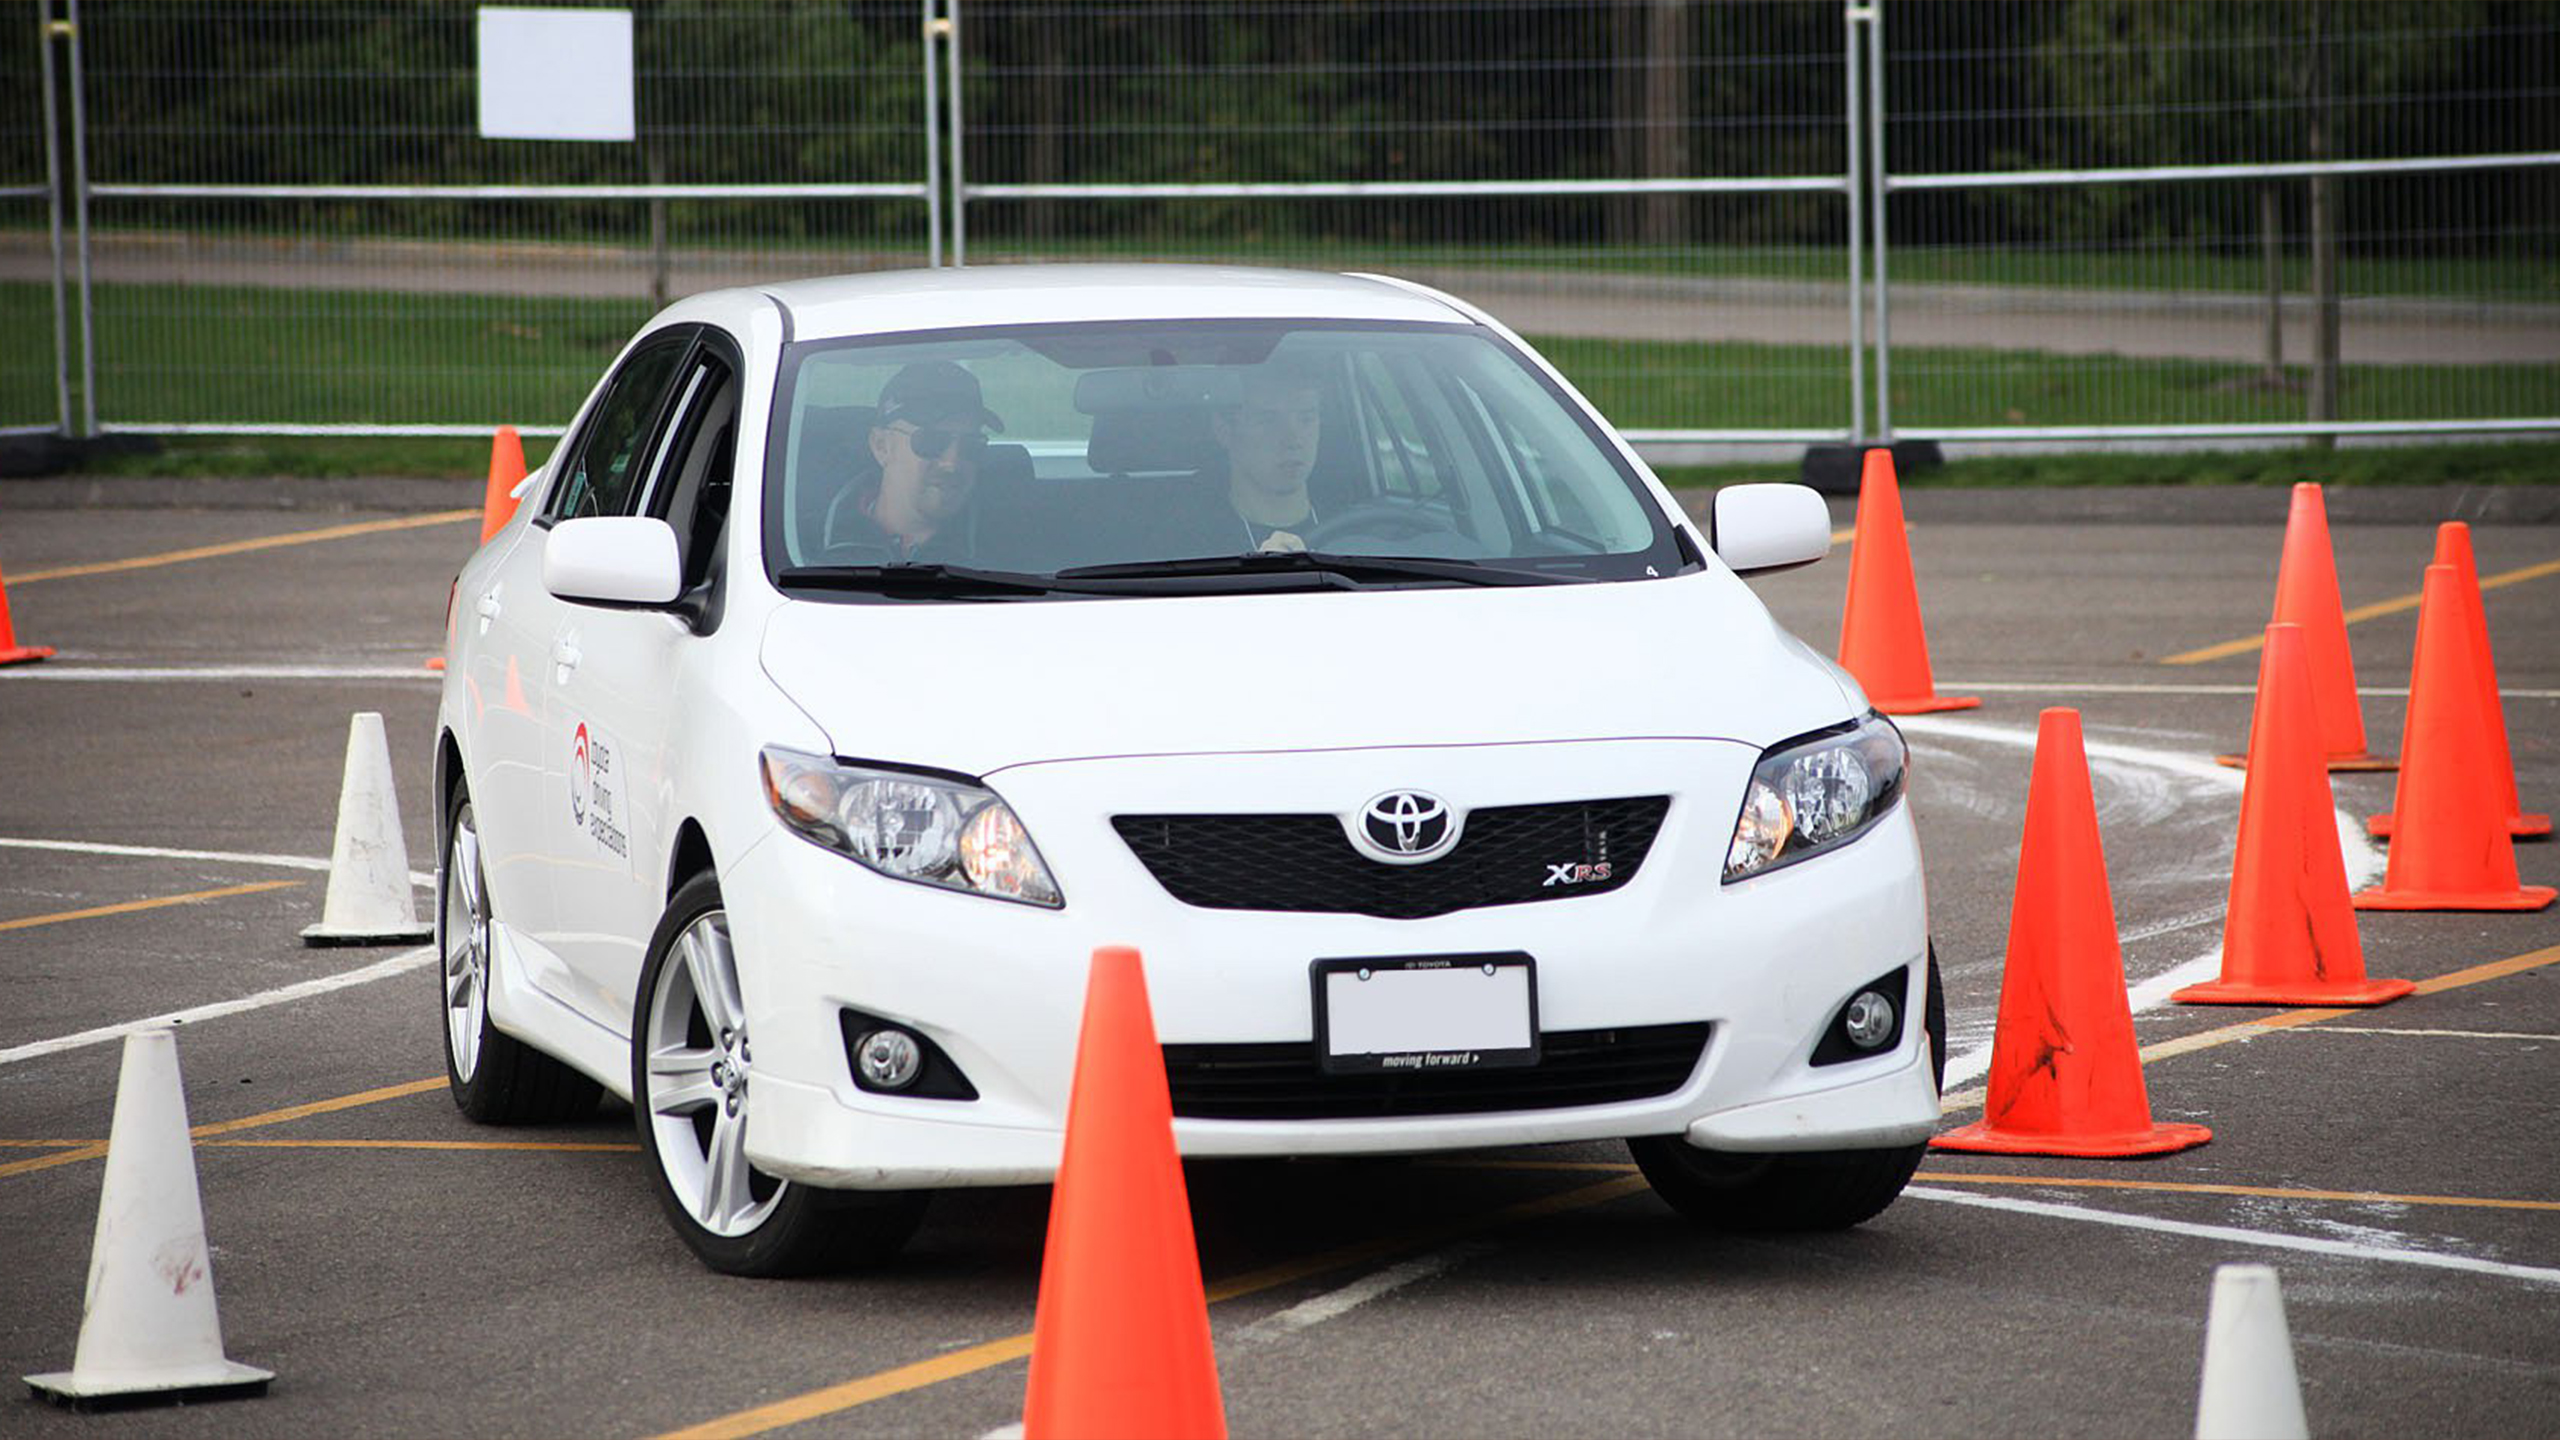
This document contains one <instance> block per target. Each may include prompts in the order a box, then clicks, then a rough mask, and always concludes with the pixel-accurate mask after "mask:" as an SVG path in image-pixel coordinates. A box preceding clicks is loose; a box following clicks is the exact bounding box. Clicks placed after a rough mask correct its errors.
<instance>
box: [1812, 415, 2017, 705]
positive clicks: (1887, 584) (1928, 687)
mask: <svg viewBox="0 0 2560 1440" xmlns="http://www.w3.org/2000/svg"><path fill="white" fill-rule="evenodd" d="M1840 664H1841V666H1842V668H1844V669H1846V670H1847V671H1848V672H1849V673H1850V674H1852V675H1855V676H1857V677H1858V684H1859V685H1861V686H1863V687H1864V688H1865V689H1866V692H1867V701H1868V703H1869V704H1872V705H1874V706H1875V707H1876V708H1877V709H1878V710H1881V711H1883V712H1884V713H1886V714H1888V715H1919V714H1924V713H1926V712H1928V711H1932V710H1970V709H1972V708H1973V707H1974V706H1976V705H1979V704H1981V703H1982V701H1981V700H1980V699H1979V698H1978V697H1975V696H1970V695H1941V694H1939V693H1938V691H1937V682H1936V681H1934V680H1932V679H1931V678H1930V676H1929V640H1928V637H1927V635H1925V634H1924V633H1922V631H1921V628H1920V589H1919V586H1918V584H1917V582H1915V581H1914V580H1913V579H1912V577H1911V541H1910V537H1908V536H1906V535H1905V534H1904V533H1903V530H1902V487H1901V486H1900V485H1899V484H1898V483H1897V482H1896V481H1895V480H1894V478H1893V452H1892V451H1890V450H1885V449H1875V450H1870V451H1868V452H1867V463H1866V469H1865V471H1864V472H1863V473H1861V474H1860V476H1859V477H1858V538H1857V541H1856V543H1855V544H1854V545H1852V546H1851V547H1850V550H1849V598H1848V601H1847V603H1846V604H1844V605H1843V606H1842V607H1841V612H1840Z"/></svg>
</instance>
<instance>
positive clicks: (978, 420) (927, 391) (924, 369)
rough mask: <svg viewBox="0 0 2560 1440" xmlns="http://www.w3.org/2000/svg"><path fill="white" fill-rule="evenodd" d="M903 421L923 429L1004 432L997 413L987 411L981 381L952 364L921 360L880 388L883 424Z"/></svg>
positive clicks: (891, 377) (892, 377) (945, 361)
mask: <svg viewBox="0 0 2560 1440" xmlns="http://www.w3.org/2000/svg"><path fill="white" fill-rule="evenodd" d="M901 420H904V421H906V422H907V423H908V424H911V425H915V426H919V427H923V428H931V427H933V426H947V425H952V424H955V423H957V424H961V425H984V426H986V427H987V428H988V429H990V430H1002V429H1003V428H1004V422H1003V421H1002V420H999V419H997V418H996V412H994V411H993V410H990V409H988V408H987V399H986V393H985V392H984V391H982V390H980V389H979V388H978V377H977V376H975V375H972V374H970V373H969V372H968V371H966V370H963V369H961V368H960V367H959V366H958V365H955V364H953V363H952V362H950V361H948V360H919V361H917V362H916V363H914V364H913V365H910V366H908V367H907V368H906V369H904V370H901V371H899V372H898V373H897V374H895V375H892V376H890V377H889V383H888V384H886V385H883V386H881V387H880V420H879V423H880V424H883V425H890V424H895V423H896V422H898V421H901Z"/></svg>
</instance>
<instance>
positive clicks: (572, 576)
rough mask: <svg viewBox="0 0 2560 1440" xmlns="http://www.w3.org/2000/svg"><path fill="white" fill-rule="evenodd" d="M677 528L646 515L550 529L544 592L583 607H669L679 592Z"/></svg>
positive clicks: (594, 518)
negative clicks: (546, 591)
mask: <svg viewBox="0 0 2560 1440" xmlns="http://www.w3.org/2000/svg"><path fill="white" fill-rule="evenodd" d="M683 583H684V576H683V571H682V569H681V567H680V562H679V561H678V560H677V558H676V532H675V527H673V526H671V525H669V524H668V523H667V522H666V521H664V520H652V519H650V518H649V517H648V516H646V515H590V516H588V517H586V518H585V519H581V520H563V521H561V522H560V523H559V524H557V525H554V526H552V527H551V534H550V536H549V537H548V538H547V539H546V540H545V541H544V542H543V547H542V588H544V589H546V590H548V591H550V592H551V593H552V594H554V595H557V596H559V597H560V598H561V599H563V600H568V601H572V602H574V603H577V604H581V605H671V604H673V603H675V598H676V594H677V592H678V591H679V590H681V589H682V588H683Z"/></svg>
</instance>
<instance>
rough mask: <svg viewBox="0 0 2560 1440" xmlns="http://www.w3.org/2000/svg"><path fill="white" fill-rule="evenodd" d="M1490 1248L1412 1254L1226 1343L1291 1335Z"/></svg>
mask: <svg viewBox="0 0 2560 1440" xmlns="http://www.w3.org/2000/svg"><path fill="white" fill-rule="evenodd" d="M1494 1248H1495V1247H1494V1246H1493V1245H1491V1244H1490V1243H1484V1242H1470V1243H1467V1244H1463V1245H1451V1246H1449V1247H1447V1248H1445V1249H1441V1250H1434V1251H1432V1252H1431V1253H1429V1254H1427V1255H1418V1256H1415V1257H1414V1258H1413V1259H1411V1260H1407V1261H1405V1262H1404V1263H1403V1264H1401V1265H1390V1266H1388V1267H1387V1268H1386V1269H1384V1270H1380V1271H1376V1272H1374V1273H1372V1274H1368V1275H1363V1276H1361V1277H1360V1278H1359V1279H1357V1280H1354V1281H1352V1282H1351V1283H1350V1284H1348V1285H1345V1286H1343V1287H1341V1288H1340V1289H1338V1290H1328V1291H1326V1292H1325V1293H1324V1294H1322V1295H1318V1296H1316V1297H1314V1298H1313V1299H1310V1300H1301V1301H1299V1302H1298V1303H1297V1304H1295V1305H1292V1306H1290V1307H1289V1308H1288V1309H1286V1310H1281V1311H1277V1312H1275V1313H1273V1314H1269V1315H1265V1316H1263V1317H1262V1318H1261V1319H1259V1320H1256V1321H1254V1322H1253V1323H1252V1324H1250V1325H1247V1326H1245V1327H1244V1328H1243V1329H1241V1330H1238V1331H1236V1332H1235V1333H1234V1334H1233V1335H1230V1336H1228V1337H1227V1343H1229V1344H1230V1345H1254V1344H1259V1343H1261V1342H1263V1341H1266V1340H1278V1339H1281V1338H1283V1337H1285V1336H1289V1335H1295V1334H1297V1333H1298V1332H1299V1331H1301V1330H1304V1329H1307V1328H1308V1327H1310V1326H1314V1325H1321V1324H1323V1323H1324V1322H1326V1321H1327V1320H1331V1319H1333V1318H1335V1317H1336V1316H1339V1315H1342V1314H1344V1313H1345V1312H1347V1311H1349V1310H1351V1309H1353V1308H1355V1307H1357V1306H1361V1305H1366V1304H1368V1303H1369V1302H1370V1301H1372V1300H1375V1299H1377V1298H1378V1297H1379V1296H1381V1295H1384V1294H1386V1293H1388V1292H1389V1291H1392V1290H1399V1289H1402V1288H1403V1287H1405V1286H1407V1285H1410V1284H1412V1283H1414V1282H1415V1281H1417V1280H1428V1279H1430V1278H1431V1277H1432V1276H1434V1275H1437V1274H1439V1273H1441V1272H1442V1271H1444V1270H1448V1269H1451V1268H1453V1267H1455V1266H1459V1265H1463V1264H1465V1263H1466V1262H1467V1261H1469V1260H1473V1259H1475V1258H1476V1257H1477V1256H1479V1255H1486V1254H1490V1253H1492V1251H1493V1250H1494Z"/></svg>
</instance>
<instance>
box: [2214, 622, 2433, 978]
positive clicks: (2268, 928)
mask: <svg viewBox="0 0 2560 1440" xmlns="http://www.w3.org/2000/svg"><path fill="white" fill-rule="evenodd" d="M2335 803H2336V802H2335V801H2334V800H2333V799H2332V797H2331V795H2330V792H2329V773H2328V771H2326V770H2325V769H2323V768H2321V764H2320V729H2319V722H2318V721H2317V720H2315V719H2314V718H2313V717H2312V714H2311V662H2310V661H2309V660H2308V659H2306V658H2305V657H2304V655H2303V653H2302V627H2301V626H2299V625H2270V626H2268V627H2267V648H2266V651H2265V653H2264V654H2263V655H2261V656H2260V657H2259V660H2258V704H2257V708H2256V710H2255V712H2254V713H2253V714H2252V715H2251V716H2250V719H2249V781H2248V785H2247V787H2246V788H2245V789H2243V790H2242V791H2241V793H2240V843H2239V846H2238V849H2237V851H2236V853H2235V855H2234V857H2233V862H2232V868H2231V910H2230V915H2229V918H2227V919H2226V920H2225V921H2224V922H2223V926H2222V978H2221V979H2219V980H2211V981H2207V982H2206V983H2204V984H2202V985H2190V986H2188V987H2187V988H2185V989H2183V990H2180V991H2178V992H2177V993H2176V994H2174V995H2172V996H2170V997H2169V998H2170V999H2172V1000H2175V1001H2177V1002H2178V1003H2179V1004H2181V1005H2380V1004H2382V1003H2383V1002H2385V1001H2388V1000H2397V999H2399V998H2400V997H2401V996H2403V995H2406V994H2408V993H2409V992H2410V991H2412V990H2414V989H2416V988H2417V986H2416V985H2415V984H2414V983H2412V982H2410V981H2407V980H2369V979H2367V978H2365V973H2364V945H2363V942H2362V941H2360V940H2359V939H2358V938H2357V936H2356V915H2355V908H2354V907H2353V906H2351V905H2349V904H2348V903H2347V864H2346V857H2345V854H2344V853H2343V852H2342V851H2341V850H2340V849H2339V846H2338V827H2337V822H2336V818H2335V812H2334V809H2333V807H2334V805H2335Z"/></svg>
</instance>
